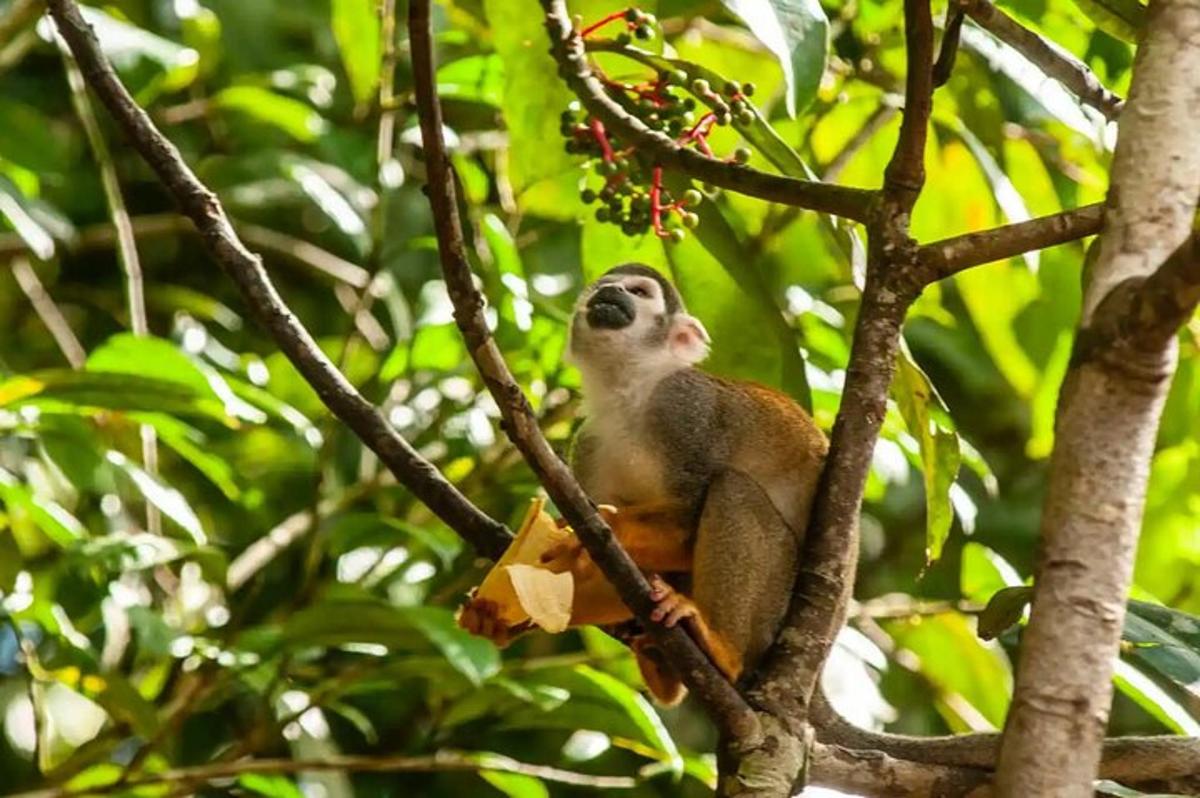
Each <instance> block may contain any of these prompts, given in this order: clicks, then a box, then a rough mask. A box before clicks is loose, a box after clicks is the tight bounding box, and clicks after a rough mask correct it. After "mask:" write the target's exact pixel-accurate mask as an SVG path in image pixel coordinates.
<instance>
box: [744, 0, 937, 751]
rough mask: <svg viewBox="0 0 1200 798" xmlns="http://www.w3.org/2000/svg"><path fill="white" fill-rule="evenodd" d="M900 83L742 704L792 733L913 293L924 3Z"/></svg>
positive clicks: (839, 579)
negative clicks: (781, 620) (797, 507)
mask: <svg viewBox="0 0 1200 798" xmlns="http://www.w3.org/2000/svg"><path fill="white" fill-rule="evenodd" d="M904 19H905V38H906V39H907V43H908V75H907V78H906V95H905V107H904V117H903V120H902V122H901V125H900V137H899V140H898V141H897V143H896V148H895V151H894V152H893V154H892V159H891V162H890V163H889V164H888V167H887V172H886V175H885V181H884V189H883V193H882V196H881V201H880V203H879V205H878V208H877V210H876V214H875V215H874V216H873V218H872V219H871V221H870V222H869V223H868V226H867V231H868V236H869V249H868V260H867V282H866V286H865V288H864V291H863V298H862V304H861V306H860V308H859V314H858V322H857V325H856V327H855V330H854V342H853V345H852V347H851V351H850V363H849V366H848V368H847V372H846V386H845V389H844V391H843V393H842V401H841V407H840V408H839V410H838V415H837V420H836V421H835V423H834V427H833V434H832V436H831V439H830V448H829V455H828V457H827V459H826V462H825V468H824V471H823V473H822V476H821V485H820V487H819V489H818V492H817V499H816V505H815V507H814V508H813V517H812V519H811V520H810V522H809V529H808V535H807V538H806V540H805V546H804V553H803V555H802V557H801V563H802V565H801V573H800V576H799V579H798V582H797V587H796V591H795V593H794V595H793V598H792V606H791V610H790V612H789V616H788V619H787V622H786V623H785V626H784V629H783V631H782V632H781V634H780V635H779V637H778V638H777V640H776V643H775V646H774V647H773V648H772V650H771V651H770V652H769V654H768V658H767V661H766V663H765V665H764V667H763V668H762V669H761V675H760V678H759V680H758V681H757V683H756V684H755V686H754V688H753V690H752V692H751V697H752V698H753V699H754V700H755V701H756V702H757V703H760V704H761V705H763V706H764V707H766V708H767V709H769V710H770V711H771V712H772V713H773V714H774V715H776V716H777V717H779V718H781V719H783V721H784V722H785V723H786V724H787V725H788V726H789V728H792V729H793V730H794V731H795V730H796V729H797V726H798V725H800V726H802V725H803V724H805V723H806V722H807V716H808V708H809V701H810V700H811V698H812V695H813V690H814V688H815V686H816V683H817V679H818V677H819V676H820V672H821V668H822V667H823V666H824V663H825V660H826V658H827V657H828V656H829V649H830V647H831V646H832V645H833V640H834V638H835V637H836V636H837V633H838V631H839V630H840V629H841V627H842V624H843V623H844V621H845V616H846V611H847V606H848V604H849V600H850V596H851V593H852V590H853V583H854V568H855V564H856V562H857V556H858V514H859V510H860V508H861V506H862V497H863V489H864V485H865V484H866V479H867V473H868V471H869V470H870V466H871V457H872V454H873V452H874V450H875V442H876V440H877V439H878V437H879V429H880V426H881V425H882V423H883V417H884V415H885V413H886V409H887V394H888V387H889V385H890V384H891V379H892V374H893V372H894V370H895V363H896V352H897V348H898V346H899V341H900V328H901V326H902V324H903V322H904V315H905V312H906V311H907V310H908V306H909V305H910V304H911V302H912V300H913V299H915V298H916V296H917V294H918V293H919V291H920V285H921V283H920V280H919V275H918V263H917V260H916V253H917V250H916V246H915V244H914V243H913V242H912V240H911V239H910V238H909V236H908V214H909V212H910V211H911V209H912V206H913V204H914V203H915V202H916V199H917V196H918V195H919V194H920V191H921V188H922V186H923V185H924V180H925V170H924V165H923V163H924V153H925V138H926V132H927V130H928V124H929V113H930V109H931V97H932V93H933V75H932V72H933V20H932V17H931V15H930V9H929V3H928V0H905V3H904Z"/></svg>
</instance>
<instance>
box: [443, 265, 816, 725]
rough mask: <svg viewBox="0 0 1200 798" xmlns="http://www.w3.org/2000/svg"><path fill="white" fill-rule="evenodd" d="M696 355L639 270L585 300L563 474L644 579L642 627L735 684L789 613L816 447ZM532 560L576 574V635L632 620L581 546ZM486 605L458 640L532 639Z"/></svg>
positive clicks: (653, 667) (577, 331)
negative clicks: (646, 618)
mask: <svg viewBox="0 0 1200 798" xmlns="http://www.w3.org/2000/svg"><path fill="white" fill-rule="evenodd" d="M708 346H709V337H708V333H707V332H706V331H705V330H704V327H703V325H701V324H700V322H699V321H698V320H697V319H695V318H693V317H692V316H690V315H688V313H687V311H686V310H685V309H684V307H683V302H682V300H681V298H680V296H679V292H678V291H676V290H675V287H674V286H673V285H672V284H671V283H669V282H668V281H667V280H666V279H665V278H664V277H663V276H662V275H660V274H659V273H658V272H656V271H654V270H653V269H651V268H650V267H648V266H643V265H639V264H626V265H624V266H618V267H616V268H614V269H612V270H610V271H609V272H607V273H606V274H605V275H604V276H603V277H601V278H600V279H599V280H597V281H596V282H595V283H594V284H592V285H591V286H589V287H588V288H587V289H585V290H584V291H583V293H582V294H580V296H579V299H578V300H577V302H576V305H575V312H574V315H573V318H572V322H571V329H570V343H569V358H570V360H571V361H572V362H573V363H574V364H575V365H576V366H578V367H579V370H580V373H581V375H582V378H583V403H584V414H585V420H584V422H583V424H582V425H581V426H580V428H579V431H578V433H577V435H576V437H575V441H574V445H573V447H572V453H571V467H572V469H573V470H574V472H575V476H576V478H577V479H578V480H579V483H580V485H582V486H583V488H584V490H586V491H587V492H588V494H589V495H590V496H591V497H592V499H593V500H594V501H595V502H596V503H597V504H599V505H601V512H602V513H603V514H604V515H605V517H606V520H607V521H608V522H609V524H610V525H611V526H612V529H613V533H614V534H615V535H616V537H617V539H618V540H619V541H620V542H621V544H622V545H623V546H624V547H625V550H626V551H627V552H629V555H630V557H632V559H633V561H634V562H635V563H637V565H638V566H639V567H640V568H641V569H642V570H643V571H645V572H646V573H647V574H649V575H650V580H651V585H652V589H653V598H654V600H655V601H656V602H657V605H658V606H657V608H656V609H655V611H654V613H653V619H654V620H655V621H659V622H662V623H664V624H666V625H667V626H675V625H676V624H678V623H680V622H682V623H684V624H685V625H686V626H687V628H688V629H689V631H690V632H691V633H692V635H693V637H694V638H695V639H696V641H697V643H698V644H699V645H700V646H701V647H702V648H703V649H704V650H705V651H706V653H707V654H708V655H709V657H710V658H711V659H712V661H713V663H714V664H715V665H716V666H717V667H718V668H720V669H721V671H722V672H723V673H724V674H725V675H726V676H727V677H729V679H730V680H736V679H737V678H738V677H739V676H740V675H741V674H742V673H743V672H745V671H748V670H750V669H752V668H754V666H755V665H756V664H757V663H758V660H759V659H760V658H761V656H762V655H763V653H765V652H766V650H767V648H768V647H769V646H770V645H771V643H772V642H773V641H774V639H775V635H776V633H777V632H778V629H779V626H780V624H781V622H782V621H783V617H784V614H785V612H786V611H787V607H788V602H789V599H790V597H791V592H792V585H793V583H794V582H795V577H796V572H797V568H798V566H799V555H800V549H801V546H802V545H803V542H804V532H805V528H806V527H807V525H808V517H809V513H810V511H811V508H812V503H813V497H814V495H815V493H816V488H817V480H818V477H819V476H820V472H821V467H822V464H823V462H824V457H825V452H826V449H827V443H826V441H825V437H824V435H823V434H822V433H821V431H820V430H818V429H817V427H816V425H815V424H814V423H813V420H812V419H811V418H810V417H809V416H808V414H807V413H805V412H804V410H802V409H801V408H800V407H799V406H798V405H797V404H796V403H795V402H793V401H792V400H791V399H789V398H788V397H786V396H784V395H783V394H781V393H778V392H776V391H773V390H771V389H769V388H765V387H762V386H760V385H755V384H752V383H746V382H734V381H730V380H725V379H721V378H719V377H714V376H712V375H710V374H706V373H704V372H702V371H699V370H697V369H696V368H694V366H695V364H697V363H699V362H700V361H701V360H703V359H704V358H705V356H706V355H707V354H708ZM605 505H609V506H610V507H605ZM611 508H616V509H615V510H613V509H611ZM542 561H543V563H546V564H547V567H553V568H556V569H562V570H568V569H569V570H571V571H572V573H574V575H575V577H576V592H575V597H574V602H573V606H572V610H571V619H570V623H571V625H572V626H579V625H585V624H598V625H606V624H616V623H620V622H622V621H626V620H628V619H630V618H631V617H632V615H631V613H630V612H629V609H628V608H626V607H625V605H624V604H623V603H622V602H621V600H620V598H619V597H618V596H617V593H616V590H615V589H614V588H613V587H612V585H610V584H609V583H608V582H607V580H605V579H604V578H603V575H602V574H600V573H599V569H598V568H596V566H595V564H594V563H593V562H592V561H591V558H590V557H589V556H588V554H587V552H586V551H584V550H583V548H582V546H581V544H579V542H578V541H573V542H572V543H570V544H564V546H562V547H559V548H557V549H554V550H551V551H549V552H547V553H546V554H545V555H544V556H543V558H542ZM484 605H486V602H480V601H472V602H468V609H469V610H470V611H469V612H467V613H464V616H463V623H464V625H465V626H466V628H468V629H469V630H471V631H473V632H476V633H479V634H484V635H485V636H488V637H491V638H493V639H494V640H497V641H498V642H507V641H508V640H511V639H512V637H513V636H515V635H516V634H519V633H520V632H522V631H525V630H527V629H528V628H530V626H529V625H525V626H522V627H521V628H519V629H505V628H500V626H499V625H498V624H497V623H496V619H495V618H494V617H493V615H492V609H493V608H491V607H489V606H484ZM632 646H633V650H634V654H635V655H636V657H637V661H638V666H639V668H640V669H641V671H642V676H643V678H644V679H645V681H646V685H647V686H648V687H649V688H650V692H651V693H653V694H654V696H655V698H657V699H658V700H659V701H660V702H662V703H665V704H673V703H676V702H678V701H679V700H680V699H681V698H682V697H683V694H684V689H683V682H682V679H681V678H680V676H679V674H678V673H677V672H675V671H674V670H673V669H672V668H671V667H670V664H669V663H667V662H665V661H664V659H663V657H662V656H661V653H660V652H659V651H658V649H657V648H656V647H655V646H654V644H653V642H652V640H651V639H650V637H649V636H648V635H641V636H639V637H636V638H635V639H634V640H633V642H632Z"/></svg>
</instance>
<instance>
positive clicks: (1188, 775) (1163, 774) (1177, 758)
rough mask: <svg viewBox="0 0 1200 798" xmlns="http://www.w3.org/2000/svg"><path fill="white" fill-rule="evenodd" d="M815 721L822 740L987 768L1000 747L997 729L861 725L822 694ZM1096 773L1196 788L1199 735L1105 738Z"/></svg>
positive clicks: (1160, 787) (1143, 784)
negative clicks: (916, 730)
mask: <svg viewBox="0 0 1200 798" xmlns="http://www.w3.org/2000/svg"><path fill="white" fill-rule="evenodd" d="M813 722H814V724H815V725H816V727H817V739H818V740H819V741H820V742H823V743H826V744H829V745H835V746H839V747H841V748H846V749H852V750H856V751H875V752H878V753H880V754H884V755H886V756H889V757H892V758H893V759H896V760H902V761H908V762H913V763H923V764H929V765H939V766H946V767H959V768H973V769H978V770H981V771H991V770H993V769H994V768H995V766H996V756H997V753H998V752H999V750H1000V735H999V734H954V735H943V736H938V737H918V736H914V735H908V734H889V733H887V732H875V731H870V730H867V729H862V728H859V727H858V726H855V725H854V724H852V723H850V721H848V720H846V719H845V718H843V717H842V716H841V715H839V714H838V713H837V712H836V711H834V709H833V708H832V707H830V706H829V704H828V702H826V701H825V700H824V697H823V696H822V697H820V698H819V699H817V700H815V701H814V706H813ZM1099 775H1100V778H1102V779H1109V780H1111V781H1115V782H1118V783H1120V784H1123V785H1125V786H1127V787H1130V788H1132V789H1136V790H1145V791H1149V792H1158V791H1168V792H1173V793H1180V794H1184V795H1193V794H1200V738H1196V737H1170V736H1160V737H1114V738H1111V739H1108V740H1106V741H1105V742H1104V751H1103V758H1102V760H1101V763H1100V774H1099Z"/></svg>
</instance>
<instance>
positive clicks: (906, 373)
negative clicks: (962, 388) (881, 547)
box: [892, 342, 961, 563]
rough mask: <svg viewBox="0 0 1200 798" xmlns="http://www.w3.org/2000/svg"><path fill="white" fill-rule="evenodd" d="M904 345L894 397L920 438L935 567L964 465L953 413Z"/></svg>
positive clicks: (928, 549)
mask: <svg viewBox="0 0 1200 798" xmlns="http://www.w3.org/2000/svg"><path fill="white" fill-rule="evenodd" d="M901 344H902V345H901V347H900V351H899V352H898V353H897V356H896V360H897V365H896V376H895V378H894V379H893V380H892V396H893V397H894V398H895V400H896V404H897V405H898V406H899V407H900V413H901V415H903V416H904V423H905V425H906V426H907V427H908V431H909V434H911V435H912V436H913V437H914V438H916V440H917V444H918V446H919V447H920V452H921V471H922V473H923V475H924V479H925V561H926V563H932V562H934V561H935V560H937V559H938V558H939V557H941V556H942V547H943V546H944V545H945V543H946V537H947V536H948V535H949V534H950V524H951V522H952V521H953V520H954V507H953V505H952V504H951V503H950V487H951V486H952V485H953V484H954V480H955V479H956V478H957V477H958V468H959V463H960V462H961V456H960V453H959V442H958V433H957V432H955V430H954V423H953V421H951V419H950V411H949V410H948V409H947V407H946V405H945V403H944V402H942V399H941V397H940V396H938V393H937V391H936V390H935V389H934V387H933V384H932V383H930V381H929V378H928V377H927V376H926V375H925V372H924V371H922V370H921V367H920V366H918V365H917V364H916V361H914V360H913V359H912V354H911V353H910V352H909V351H908V347H907V346H906V345H904V344H903V342H901Z"/></svg>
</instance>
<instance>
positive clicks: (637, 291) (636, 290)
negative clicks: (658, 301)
mask: <svg viewBox="0 0 1200 798" xmlns="http://www.w3.org/2000/svg"><path fill="white" fill-rule="evenodd" d="M629 293H631V294H633V295H634V296H640V297H642V298H643V299H646V298H649V296H650V292H649V291H647V290H646V286H644V285H635V286H634V287H633V288H630V289H629Z"/></svg>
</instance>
